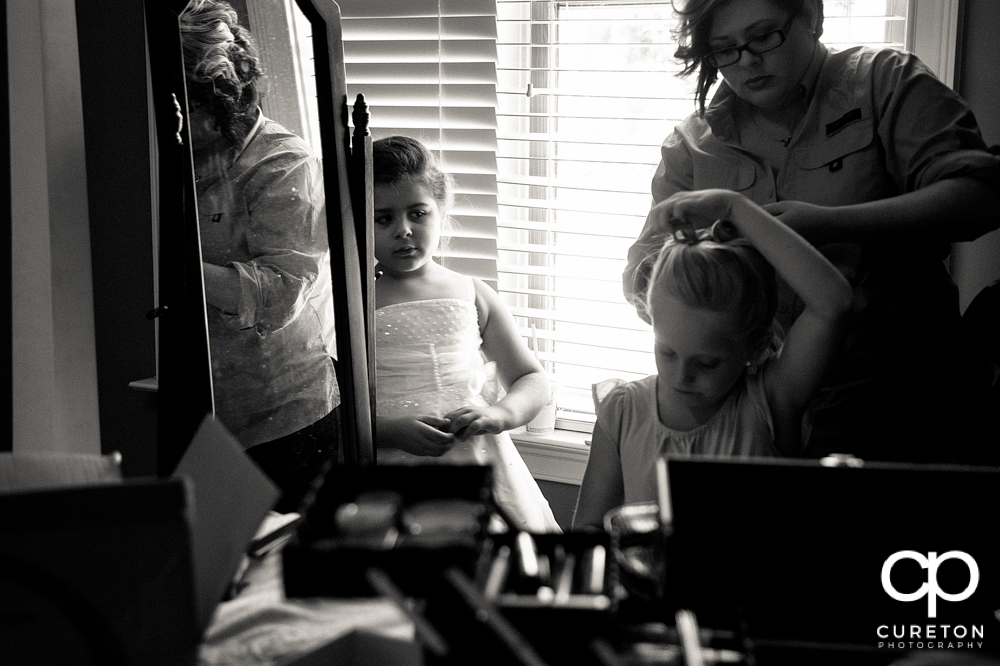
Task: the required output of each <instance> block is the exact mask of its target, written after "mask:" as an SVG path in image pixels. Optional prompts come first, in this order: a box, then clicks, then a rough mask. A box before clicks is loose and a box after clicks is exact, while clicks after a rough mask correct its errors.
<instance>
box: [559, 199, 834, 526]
mask: <svg viewBox="0 0 1000 666" xmlns="http://www.w3.org/2000/svg"><path fill="white" fill-rule="evenodd" d="M659 212H660V213H661V214H662V215H663V216H664V219H666V220H669V221H670V222H669V224H670V230H671V233H670V234H668V235H665V236H663V237H661V238H660V246H659V248H658V249H657V250H656V251H655V252H653V253H650V254H649V255H648V256H647V257H646V259H645V260H644V261H643V262H642V263H641V265H640V267H639V268H638V269H637V270H636V272H635V280H636V283H635V284H634V285H633V288H634V289H635V290H636V291H637V292H638V293H642V294H644V295H645V297H644V299H643V308H642V309H643V312H644V314H645V316H646V317H648V319H649V320H650V321H651V323H652V325H653V334H654V340H655V342H654V345H655V346H654V355H655V359H656V374H655V375H651V376H649V377H646V378H645V379H640V380H638V381H634V382H629V383H622V384H621V385H619V386H617V387H616V388H614V389H613V390H611V391H610V392H609V393H608V394H607V396H606V397H605V398H604V399H603V400H602V401H601V402H600V404H599V405H598V406H597V423H596V424H595V426H594V435H593V440H592V442H591V449H590V458H589V461H588V463H587V470H586V472H585V474H584V477H583V483H582V484H581V486H580V495H579V498H578V501H577V508H576V515H575V516H574V520H573V526H574V529H575V528H579V527H586V526H595V527H601V526H602V524H603V520H604V516H605V514H606V513H607V512H608V511H610V510H611V509H613V508H615V507H618V506H621V505H622V504H632V503H637V502H653V501H656V498H657V497H656V476H655V469H656V465H655V464H654V463H655V461H656V460H657V459H658V458H659V457H661V456H663V455H665V454H675V455H677V454H686V455H688V454H689V455H710V456H720V457H734V458H748V457H756V456H793V455H798V454H799V453H800V451H801V448H802V442H803V433H802V416H803V414H804V412H805V409H806V406H807V405H808V404H809V400H810V399H811V397H812V394H813V392H814V391H815V390H816V389H817V388H818V386H819V385H820V382H821V381H822V379H823V376H824V374H825V373H826V371H827V369H828V368H829V367H830V363H831V360H832V359H833V357H834V354H835V353H836V351H837V349H838V345H839V343H840V338H841V335H842V332H843V329H844V324H845V322H846V321H847V316H848V314H849V312H850V310H851V307H852V300H853V294H852V291H851V287H850V285H849V284H848V282H847V280H846V279H845V278H844V277H843V276H842V275H841V274H840V273H839V272H838V271H837V269H836V268H835V267H834V266H833V264H831V263H830V262H829V261H828V260H827V259H825V258H824V257H823V255H821V254H820V253H819V252H818V251H817V250H816V249H814V248H813V247H812V246H811V245H809V244H808V243H807V242H806V241H805V240H803V239H802V237H801V236H799V235H798V234H796V233H795V232H794V231H792V230H791V229H789V228H788V227H787V226H785V225H783V224H781V223H780V222H779V221H778V220H777V219H775V218H774V217H772V216H771V215H770V214H768V213H767V212H766V211H765V210H764V209H762V208H761V207H759V206H757V205H756V204H754V203H752V202H751V201H749V200H748V199H747V198H745V197H743V196H742V195H740V194H737V193H735V192H731V191H729V190H722V189H715V190H702V191H698V192H682V193H679V194H676V195H674V196H673V197H670V198H669V199H667V200H666V201H664V202H662V203H661V204H660V208H659ZM775 272H777V276H780V277H781V279H782V280H784V281H785V282H786V283H787V284H788V285H790V286H791V288H792V289H794V291H795V293H796V294H797V295H798V296H799V298H801V299H802V301H803V302H804V303H805V307H804V310H803V312H802V315H800V316H799V318H798V319H796V320H795V323H794V324H793V325H792V327H791V328H790V329H789V331H788V335H787V336H786V337H785V340H784V342H783V343H782V342H781V340H780V335H779V332H778V331H779V328H778V326H777V324H776V322H775V314H776V312H777V305H778V294H777V281H776V275H775Z"/></svg>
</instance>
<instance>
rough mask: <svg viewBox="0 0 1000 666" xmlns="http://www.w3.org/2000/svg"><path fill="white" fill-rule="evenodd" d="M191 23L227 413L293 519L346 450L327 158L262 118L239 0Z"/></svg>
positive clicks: (212, 297) (200, 170)
mask: <svg viewBox="0 0 1000 666" xmlns="http://www.w3.org/2000/svg"><path fill="white" fill-rule="evenodd" d="M180 23H181V35H182V41H183V47H184V66H185V74H186V78H187V88H188V112H189V118H190V131H191V145H192V149H193V152H194V167H195V177H196V187H197V192H198V213H199V218H200V224H201V244H202V259H203V261H204V264H203V270H204V276H205V298H206V301H207V303H208V308H207V310H208V329H209V341H210V346H211V354H212V380H213V384H214V390H215V406H216V416H217V417H218V418H219V420H221V421H222V423H223V424H225V426H226V427H227V428H228V429H229V430H230V431H231V432H232V433H233V434H234V435H235V436H236V438H237V439H238V440H239V441H240V442H241V443H242V444H243V446H244V447H245V448H246V449H247V454H248V455H249V456H250V457H251V458H253V459H254V460H255V462H257V464H258V465H259V466H260V467H261V468H262V469H263V470H264V472H265V473H266V474H267V475H268V476H269V477H270V478H271V479H272V480H273V481H274V482H275V483H276V484H277V485H278V486H279V487H280V488H281V490H282V498H281V500H280V502H279V504H278V506H277V507H276V508H277V510H279V511H294V510H296V509H298V508H300V505H301V503H302V501H303V499H304V498H305V497H306V496H307V494H308V491H309V489H310V487H311V484H312V482H313V481H314V480H315V479H316V478H317V476H318V475H319V474H320V473H321V472H322V470H323V466H324V464H325V463H326V461H327V460H328V459H329V458H330V457H331V456H332V455H334V452H335V451H336V450H337V432H338V424H337V412H336V409H335V408H336V407H337V405H338V404H339V403H340V391H339V389H338V386H337V380H336V374H335V371H334V364H333V358H332V356H333V354H334V353H335V346H334V327H333V292H332V288H331V284H330V268H329V261H330V252H329V246H328V244H327V232H326V213H325V202H324V190H323V172H322V163H321V160H320V158H319V157H318V156H317V155H316V154H315V153H314V152H313V151H312V150H311V149H310V148H309V147H308V145H307V144H306V143H305V142H304V141H302V140H301V139H300V138H298V137H297V136H295V135H294V134H292V133H291V132H289V131H288V130H286V129H285V128H284V127H282V126H281V125H279V124H278V123H276V122H274V121H272V120H269V119H267V118H265V117H264V115H263V114H262V113H261V110H260V108H259V107H258V101H259V99H260V93H259V84H260V81H261V78H262V76H263V73H262V71H261V69H260V62H259V59H258V55H257V50H256V47H255V45H254V42H253V39H252V37H251V35H250V34H249V32H248V31H247V30H246V29H244V28H242V27H241V26H240V25H238V19H237V14H236V12H235V11H234V10H233V8H232V7H231V6H230V5H228V4H227V3H225V2H219V1H217V0H193V1H192V2H191V3H190V4H189V5H188V7H187V9H185V11H184V12H183V13H182V14H181V18H180Z"/></svg>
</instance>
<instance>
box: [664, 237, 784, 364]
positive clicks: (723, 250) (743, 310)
mask: <svg viewBox="0 0 1000 666" xmlns="http://www.w3.org/2000/svg"><path fill="white" fill-rule="evenodd" d="M698 238H699V240H698V241H697V242H694V243H679V242H677V241H676V240H675V239H674V238H673V237H672V236H668V237H667V238H666V240H665V241H664V243H663V245H662V246H661V247H660V249H659V251H658V252H655V253H653V254H651V255H650V257H649V260H650V261H649V263H648V264H647V267H646V271H647V272H646V275H647V280H648V282H647V284H646V291H645V303H644V306H645V308H646V312H650V303H651V297H652V296H653V294H654V293H655V292H657V291H659V292H661V293H663V292H665V293H666V294H668V295H670V296H671V297H673V298H675V299H677V300H679V301H680V302H681V303H683V304H685V305H686V306H688V307H692V308H705V309H708V310H714V311H718V312H721V311H725V312H731V313H733V316H734V317H735V320H736V322H737V325H738V326H739V328H740V330H742V331H744V338H743V342H744V344H746V346H747V349H749V350H750V351H751V355H752V356H754V357H755V358H757V359H760V360H763V359H764V358H766V357H767V356H769V355H770V354H771V353H774V352H775V351H777V349H778V348H779V347H780V344H781V329H780V327H779V325H778V324H777V322H776V321H775V319H774V316H775V313H776V312H777V309H778V287H777V280H776V278H775V272H774V268H773V267H772V266H771V264H769V263H768V261H767V260H766V259H765V258H764V256H763V255H762V254H761V253H760V252H759V251H758V250H757V249H756V248H755V247H754V246H753V245H752V244H751V243H750V241H748V240H746V239H745V238H733V239H732V240H726V241H722V242H720V241H719V240H714V239H713V237H712V232H711V230H709V229H702V230H699V232H698Z"/></svg>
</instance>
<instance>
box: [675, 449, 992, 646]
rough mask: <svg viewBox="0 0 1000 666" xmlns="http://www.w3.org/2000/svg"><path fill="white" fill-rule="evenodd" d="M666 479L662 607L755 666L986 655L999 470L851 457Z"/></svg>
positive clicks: (687, 469)
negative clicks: (730, 642)
mask: <svg viewBox="0 0 1000 666" xmlns="http://www.w3.org/2000/svg"><path fill="white" fill-rule="evenodd" d="M667 470H668V473H667V479H668V483H667V487H668V491H667V494H668V496H669V503H668V505H667V507H666V508H667V511H668V512H669V515H670V530H669V537H668V538H667V544H668V545H667V553H666V559H667V575H666V593H665V597H664V604H665V605H666V606H667V609H666V610H671V609H676V608H686V609H690V610H692V611H694V612H695V613H696V615H697V617H698V619H699V623H700V624H701V626H703V627H712V628H716V629H720V630H725V631H733V632H736V633H737V635H739V636H741V637H742V640H743V643H744V646H745V648H746V649H747V651H748V653H749V654H750V656H751V657H752V658H753V659H754V660H755V662H756V663H757V664H758V666H771V665H772V664H781V665H783V664H802V663H809V664H825V663H831V664H834V663H836V664H842V663H852V664H868V663H871V664H887V663H891V662H892V661H894V660H896V659H899V658H900V657H901V656H902V655H904V654H907V653H909V652H916V651H920V650H936V651H938V652H940V651H944V650H956V651H960V652H962V653H964V654H981V655H984V654H996V652H997V649H998V644H1000V622H998V619H997V615H996V611H997V609H1000V540H998V539H997V538H996V524H997V522H996V521H997V518H996V515H997V509H998V507H1000V471H998V470H996V469H994V468H976V467H949V466H928V465H903V464H880V463H865V462H862V461H860V460H857V459H854V458H851V457H840V458H837V457H834V458H827V459H824V460H822V461H807V460H756V459H755V460H740V461H736V460H727V459H718V458H692V457H687V458H682V457H668V458H667ZM935 585H936V586H937V587H936V588H935ZM934 589H938V590H939V592H938V593H937V594H934V595H931V592H933V591H934ZM930 596H934V597H935V602H936V603H935V604H934V607H932V606H931V605H929V601H930V599H929V597H930ZM949 598H951V599H953V600H951V601H949ZM900 634H902V635H900Z"/></svg>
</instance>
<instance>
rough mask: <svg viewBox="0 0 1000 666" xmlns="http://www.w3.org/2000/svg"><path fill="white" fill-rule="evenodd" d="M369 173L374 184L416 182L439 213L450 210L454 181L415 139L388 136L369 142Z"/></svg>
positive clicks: (429, 152)
mask: <svg viewBox="0 0 1000 666" xmlns="http://www.w3.org/2000/svg"><path fill="white" fill-rule="evenodd" d="M372 174H373V177H374V181H375V184H376V185H391V184H393V183H397V182H399V181H401V180H404V179H410V180H414V181H417V182H418V183H421V184H422V185H424V186H425V187H427V189H428V190H429V191H430V193H431V196H433V197H434V201H436V202H437V205H438V208H440V209H441V212H442V213H444V212H446V211H448V210H449V209H451V204H452V201H453V198H454V193H453V190H454V179H453V178H452V177H451V175H450V174H448V173H445V172H444V171H442V170H441V168H440V167H439V166H438V164H437V160H436V159H434V155H433V154H431V151H429V150H427V148H426V147H425V146H424V144H422V143H420V142H419V141H417V140H416V139H411V138H410V137H408V136H389V137H386V138H384V139H379V140H377V141H374V142H372Z"/></svg>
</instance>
